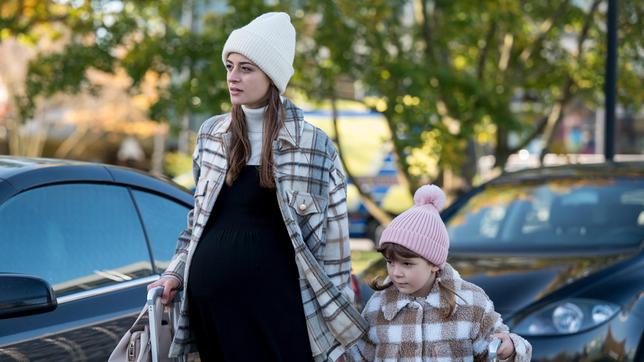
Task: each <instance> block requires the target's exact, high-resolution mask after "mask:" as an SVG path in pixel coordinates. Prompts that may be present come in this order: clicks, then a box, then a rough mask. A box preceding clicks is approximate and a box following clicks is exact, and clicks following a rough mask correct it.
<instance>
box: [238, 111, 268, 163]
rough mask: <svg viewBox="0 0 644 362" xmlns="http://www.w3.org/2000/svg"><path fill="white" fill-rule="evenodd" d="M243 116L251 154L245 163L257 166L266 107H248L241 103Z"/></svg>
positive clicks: (259, 158)
mask: <svg viewBox="0 0 644 362" xmlns="http://www.w3.org/2000/svg"><path fill="white" fill-rule="evenodd" d="M242 110H243V111H244V116H245V117H246V126H247V129H248V139H249V140H250V149H251V155H250V159H249V160H248V163H247V165H253V166H258V165H259V163H260V160H261V157H262V145H263V143H264V142H263V141H264V140H263V129H264V111H265V110H266V107H261V108H248V107H246V106H244V105H242Z"/></svg>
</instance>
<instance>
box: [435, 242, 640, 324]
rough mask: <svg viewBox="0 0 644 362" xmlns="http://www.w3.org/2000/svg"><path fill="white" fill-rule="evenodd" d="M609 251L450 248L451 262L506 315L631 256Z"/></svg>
mask: <svg viewBox="0 0 644 362" xmlns="http://www.w3.org/2000/svg"><path fill="white" fill-rule="evenodd" d="M632 254H633V252H625V251H607V252H604V253H595V254H590V255H579V254H575V253H571V254H570V255H565V256H562V254H561V252H559V253H558V254H556V255H552V254H546V253H541V254H537V253H535V254H532V255H521V256H516V255H481V254H478V253H477V254H473V253H467V254H465V253H459V252H458V251H456V250H450V257H449V259H448V262H449V263H450V264H451V265H452V266H453V267H454V268H455V269H456V270H458V271H459V273H460V274H461V277H462V278H463V279H465V280H467V281H469V282H472V283H474V284H476V285H478V286H479V287H481V288H483V290H485V292H486V293H487V295H488V296H489V297H490V299H492V301H493V302H494V306H495V309H496V311H497V312H499V313H500V314H501V315H502V316H503V317H504V318H505V317H508V316H510V315H512V314H514V313H515V312H517V311H519V310H521V309H522V308H524V307H526V306H528V305H530V304H532V303H533V302H535V301H538V300H540V299H542V298H544V297H546V296H547V295H549V294H551V293H553V292H554V291H557V290H559V289H561V288H562V287H565V286H566V285H569V284H571V283H573V282H575V281H577V280H580V279H582V278H584V277H588V276H590V275H591V274H593V273H596V272H597V271H599V270H601V269H604V268H607V267H609V266H610V265H613V264H615V263H617V262H619V261H620V260H623V259H625V258H627V257H629V256H631V255H632Z"/></svg>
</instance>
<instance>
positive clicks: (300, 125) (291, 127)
mask: <svg viewBox="0 0 644 362" xmlns="http://www.w3.org/2000/svg"><path fill="white" fill-rule="evenodd" d="M282 104H283V105H284V114H285V117H284V126H283V127H281V128H280V130H279V133H278V134H277V139H278V140H283V141H286V142H288V143H289V144H291V145H292V146H294V147H299V144H300V140H301V139H302V132H303V130H304V115H303V113H302V109H300V108H299V107H298V106H296V105H295V104H293V102H291V100H290V99H288V98H286V97H283V98H282ZM231 121H232V118H231V115H230V113H229V114H228V115H227V116H226V119H225V120H224V122H223V123H222V124H221V126H219V127H217V128H218V129H219V130H221V131H220V132H221V135H222V138H223V140H224V144H225V145H226V147H227V148H228V146H229V145H230V140H231V137H232V133H231V132H229V131H228V128H229V127H230V122H231Z"/></svg>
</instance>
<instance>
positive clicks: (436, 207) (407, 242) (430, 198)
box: [380, 185, 449, 268]
mask: <svg viewBox="0 0 644 362" xmlns="http://www.w3.org/2000/svg"><path fill="white" fill-rule="evenodd" d="M414 203H415V205H414V206H412V207H411V208H410V209H408V210H406V211H404V212H403V213H402V214H400V215H398V216H397V217H396V218H394V219H393V220H392V221H391V223H390V224H389V225H388V226H387V228H386V229H385V230H384V231H383V232H382V236H381V237H380V246H382V245H383V244H384V243H394V244H399V245H402V246H404V247H405V248H407V249H409V250H411V251H413V252H414V253H416V254H418V255H420V256H422V257H423V258H425V259H427V260H428V261H429V262H430V263H432V264H434V265H436V266H438V267H439V268H443V266H444V265H445V261H446V260H447V251H448V249H449V236H448V235H447V228H445V224H444V223H443V220H441V217H440V215H439V213H438V212H439V211H440V210H441V209H442V208H443V205H444V204H445V193H444V192H443V190H441V189H440V187H438V186H436V185H425V186H422V187H420V188H419V189H418V190H416V193H415V194H414Z"/></svg>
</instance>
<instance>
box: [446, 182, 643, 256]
mask: <svg viewBox="0 0 644 362" xmlns="http://www.w3.org/2000/svg"><path fill="white" fill-rule="evenodd" d="M446 224H447V227H448V230H449V234H450V238H451V244H452V246H454V247H466V248H476V249H512V250H530V249H532V250H534V249H537V250H545V249H555V250H557V249H564V248H568V249H588V248H613V247H615V248H630V247H637V246H639V245H640V243H641V242H642V240H644V181H643V180H641V179H617V178H603V179H597V178H594V179H556V180H547V181H539V182H534V181H530V182H526V183H522V184H520V185H519V184H502V185H489V186H487V187H485V188H484V189H483V190H482V191H481V192H479V193H478V194H476V195H474V196H473V197H471V198H470V199H469V200H467V201H466V202H465V204H464V205H463V206H462V207H461V208H460V209H459V210H457V211H456V212H455V213H453V214H451V216H450V217H448V218H447V222H446Z"/></svg>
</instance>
